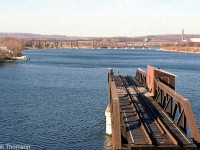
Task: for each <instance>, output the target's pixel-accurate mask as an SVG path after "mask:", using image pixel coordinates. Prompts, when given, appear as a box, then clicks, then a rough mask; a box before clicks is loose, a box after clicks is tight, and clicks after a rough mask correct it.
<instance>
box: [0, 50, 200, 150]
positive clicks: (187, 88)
mask: <svg viewBox="0 0 200 150" xmlns="http://www.w3.org/2000/svg"><path fill="white" fill-rule="evenodd" d="M23 53H24V55H26V56H28V57H29V58H30V59H31V60H30V61H16V62H9V63H4V64H0V91H1V94H0V106H1V107H0V144H2V145H5V144H7V143H9V144H19V145H24V144H26V145H30V147H31V149H33V150H35V149H47V150H77V149H91V150H92V149H94V150H97V149H99V150H101V149H110V148H111V138H110V137H109V136H107V135H106V134H105V117H104V111H105V109H106V106H107V69H108V68H109V67H111V68H114V71H115V72H119V73H120V74H133V75H134V74H135V70H136V68H138V67H139V68H142V69H146V65H153V66H155V67H158V68H161V69H164V70H167V71H169V72H171V73H173V74H176V75H177V78H176V90H177V91H179V92H181V93H182V94H183V95H184V96H186V97H187V98H188V99H190V101H191V105H192V107H193V111H194V113H195V117H196V119H197V122H198V126H199V127H200V116H199V114H200V109H199V107H200V101H199V97H200V92H199V87H200V82H199V81H200V79H199V77H200V54H186V53H177V52H164V51H157V50H154V49H152V50H142V49H134V50H112V49H110V50H108V49H101V50H89V49H79V50H70V49H62V50H60V49H55V50H31V51H24V52H23ZM4 149H5V147H4Z"/></svg>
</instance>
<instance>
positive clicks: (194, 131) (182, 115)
mask: <svg viewBox="0 0 200 150" xmlns="http://www.w3.org/2000/svg"><path fill="white" fill-rule="evenodd" d="M155 83H156V96H155V100H156V101H157V103H158V104H159V105H160V106H161V107H162V108H163V109H164V110H165V112H166V113H167V114H168V115H169V116H170V117H171V119H172V120H173V121H174V122H175V123H176V124H177V126H179V127H180V128H181V129H182V131H183V132H184V133H185V134H187V127H188V128H189V132H190V134H191V136H192V138H193V140H194V142H195V143H197V144H200V134H199V131H198V126H197V123H196V120H195V118H194V114H193V111H192V108H191V105H190V102H189V100H188V99H187V98H185V97H183V96H182V95H181V94H180V93H178V92H176V91H174V90H173V89H171V88H170V87H168V86H167V85H165V84H164V83H162V82H159V81H155Z"/></svg>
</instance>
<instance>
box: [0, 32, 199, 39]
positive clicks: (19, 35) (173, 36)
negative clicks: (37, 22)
mask: <svg viewBox="0 0 200 150" xmlns="http://www.w3.org/2000/svg"><path fill="white" fill-rule="evenodd" d="M0 37H17V38H29V39H62V40H102V39H107V40H116V41H144V39H145V38H149V39H151V41H180V40H181V34H164V35H147V36H140V37H78V36H66V35H42V34H32V33H4V32H0ZM194 37H196V38H200V34H185V39H186V40H189V39H190V38H194Z"/></svg>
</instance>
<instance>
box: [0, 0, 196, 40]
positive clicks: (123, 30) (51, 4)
mask: <svg viewBox="0 0 200 150" xmlns="http://www.w3.org/2000/svg"><path fill="white" fill-rule="evenodd" d="M182 29H184V30H185V33H186V34H200V0H0V32H17V33H35V34H48V35H52V34H56V35H67V36H94V37H97V36H98V37H105V36H108V37H111V36H128V37H133V36H145V35H155V34H180V33H181V30H182Z"/></svg>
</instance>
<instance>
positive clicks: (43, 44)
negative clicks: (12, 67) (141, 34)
mask: <svg viewBox="0 0 200 150" xmlns="http://www.w3.org/2000/svg"><path fill="white" fill-rule="evenodd" d="M174 43H175V42H168V41H149V42H144V41H104V40H49V39H48V40H44V39H42V40H32V41H31V43H30V47H32V48H44V49H45V48H114V49H117V48H135V47H148V48H151V47H161V46H162V45H163V44H174Z"/></svg>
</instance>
